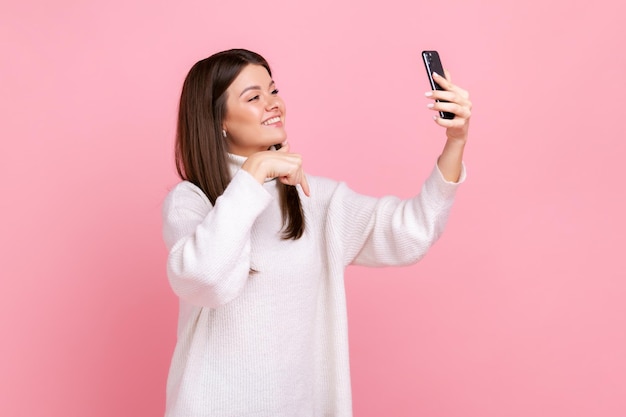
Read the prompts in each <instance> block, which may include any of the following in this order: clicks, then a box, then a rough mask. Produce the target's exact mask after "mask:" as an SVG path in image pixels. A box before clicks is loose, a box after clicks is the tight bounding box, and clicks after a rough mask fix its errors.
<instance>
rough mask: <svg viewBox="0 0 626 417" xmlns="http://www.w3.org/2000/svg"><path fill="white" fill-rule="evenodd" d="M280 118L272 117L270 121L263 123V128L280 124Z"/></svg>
mask: <svg viewBox="0 0 626 417" xmlns="http://www.w3.org/2000/svg"><path fill="white" fill-rule="evenodd" d="M280 121H281V120H280V116H275V117H272V118H270V119H267V120H266V121H264V122H263V123H261V124H262V125H263V126H270V125H273V124H276V123H280Z"/></svg>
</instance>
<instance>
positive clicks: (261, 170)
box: [241, 142, 310, 197]
mask: <svg viewBox="0 0 626 417" xmlns="http://www.w3.org/2000/svg"><path fill="white" fill-rule="evenodd" d="M281 145H282V146H281V148H280V149H279V150H277V151H263V152H257V153H255V154H252V155H250V156H249V157H248V159H247V160H246V162H244V163H243V165H242V167H241V169H244V170H246V171H248V172H249V173H250V174H251V175H252V176H253V177H254V178H256V180H257V181H258V182H259V183H260V184H263V183H264V182H265V180H266V179H268V178H277V179H278V180H279V181H280V182H282V183H283V184H288V185H294V186H295V185H298V184H300V186H301V187H302V191H304V194H305V195H306V196H307V197H308V196H310V190H309V183H308V182H307V180H306V175H305V174H304V171H303V170H302V156H301V155H298V154H295V153H289V143H287V142H284V143H282V144H281Z"/></svg>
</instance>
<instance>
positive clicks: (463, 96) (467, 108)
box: [426, 70, 472, 143]
mask: <svg viewBox="0 0 626 417" xmlns="http://www.w3.org/2000/svg"><path fill="white" fill-rule="evenodd" d="M444 71H445V76H446V78H444V77H442V76H441V75H440V74H433V79H434V80H435V82H437V84H439V85H440V86H441V87H442V88H443V89H444V90H433V91H429V92H427V93H426V96H427V97H429V98H431V99H433V100H440V101H435V102H433V103H430V104H428V108H430V109H432V110H434V111H437V115H436V116H434V120H435V122H436V123H437V124H438V125H440V126H442V127H445V128H446V136H447V138H448V140H449V141H450V140H452V141H460V142H462V143H465V141H466V140H467V133H468V130H469V120H470V117H471V115H472V102H471V101H470V100H469V93H468V92H467V91H466V90H464V89H462V88H461V87H459V86H457V85H454V84H452V79H451V77H450V73H449V72H448V71H447V70H444ZM441 100H444V101H447V102H448V103H444V102H442V101H441ZM440 111H445V112H450V113H454V115H455V117H454V119H443V118H442V117H440V116H439V113H438V112H440Z"/></svg>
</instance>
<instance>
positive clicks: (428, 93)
mask: <svg viewBox="0 0 626 417" xmlns="http://www.w3.org/2000/svg"><path fill="white" fill-rule="evenodd" d="M424 95H425V96H426V97H431V96H432V95H433V92H432V91H427V92H425V93H424Z"/></svg>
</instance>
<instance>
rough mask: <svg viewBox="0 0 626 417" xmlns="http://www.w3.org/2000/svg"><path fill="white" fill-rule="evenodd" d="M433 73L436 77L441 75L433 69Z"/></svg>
mask: <svg viewBox="0 0 626 417" xmlns="http://www.w3.org/2000/svg"><path fill="white" fill-rule="evenodd" d="M433 75H436V76H437V77H441V75H439V74H437V73H436V72H435V71H433Z"/></svg>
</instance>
